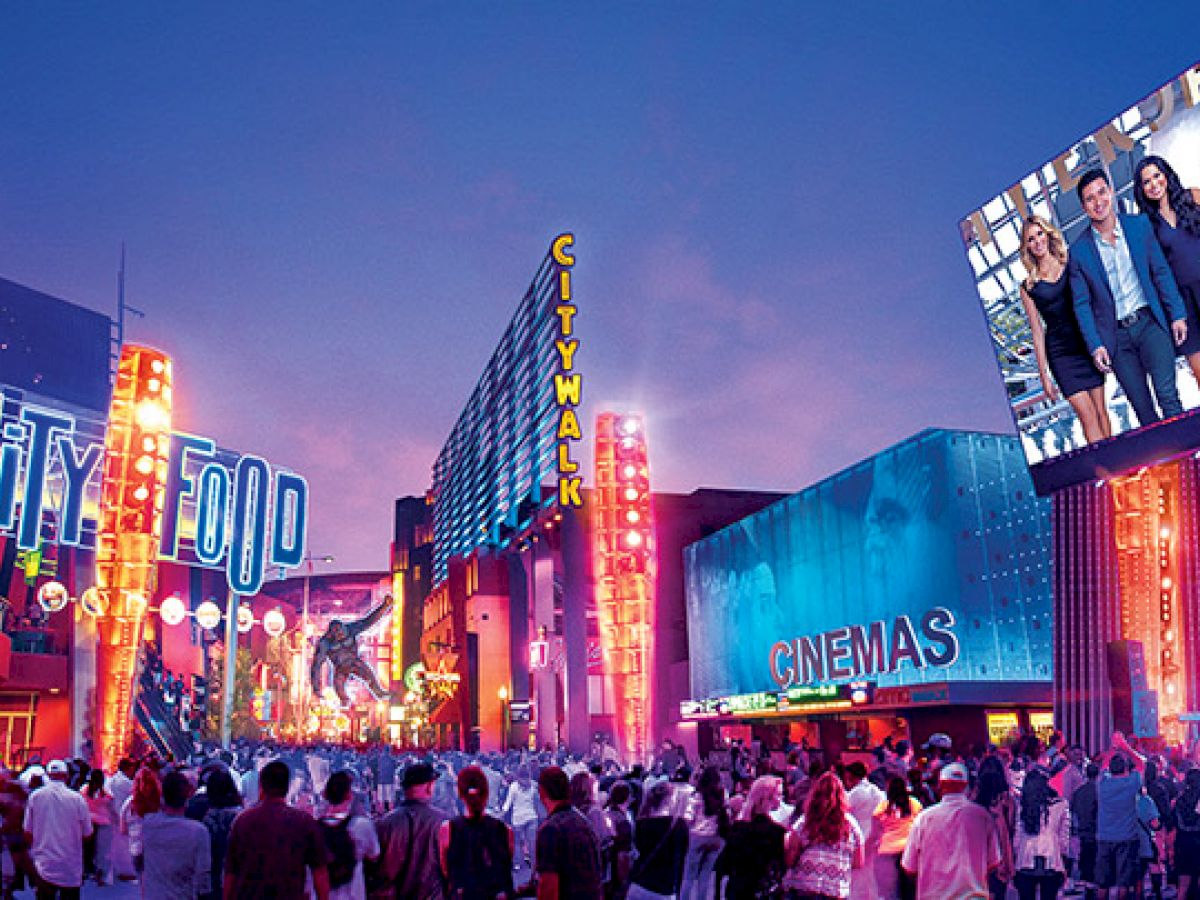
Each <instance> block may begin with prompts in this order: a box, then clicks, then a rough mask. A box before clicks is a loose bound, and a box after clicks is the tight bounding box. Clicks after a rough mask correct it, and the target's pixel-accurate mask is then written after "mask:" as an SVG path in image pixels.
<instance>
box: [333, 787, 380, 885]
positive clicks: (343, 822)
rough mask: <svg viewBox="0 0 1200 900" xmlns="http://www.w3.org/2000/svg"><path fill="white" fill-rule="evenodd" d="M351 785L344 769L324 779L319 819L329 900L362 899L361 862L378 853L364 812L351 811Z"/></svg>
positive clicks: (352, 801) (369, 821)
mask: <svg viewBox="0 0 1200 900" xmlns="http://www.w3.org/2000/svg"><path fill="white" fill-rule="evenodd" d="M353 787H354V779H353V778H352V777H351V775H350V773H349V772H347V771H346V770H344V769H342V770H340V771H337V772H334V773H333V774H332V775H330V776H329V780H328V781H326V782H325V802H326V803H327V804H328V805H327V806H326V808H325V815H323V816H322V817H321V819H320V822H321V834H322V835H323V836H324V838H325V850H326V851H327V855H328V857H329V866H328V869H329V898H330V900H366V897H367V884H366V879H365V878H364V876H363V865H362V863H363V860H364V859H369V860H374V859H377V858H378V857H379V837H378V835H376V833H375V825H374V824H373V823H372V822H371V820H370V819H368V818H367V817H366V816H356V815H354V811H353V809H352V807H353V806H354V794H353Z"/></svg>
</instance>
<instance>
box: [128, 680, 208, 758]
mask: <svg viewBox="0 0 1200 900" xmlns="http://www.w3.org/2000/svg"><path fill="white" fill-rule="evenodd" d="M133 714H134V717H135V718H136V719H137V722H138V724H139V725H140V726H141V727H142V730H143V731H144V732H145V733H146V738H147V739H148V740H149V741H150V745H151V746H152V747H153V748H154V749H155V751H157V752H158V754H159V755H160V756H164V757H165V756H166V755H167V753H171V754H172V755H174V757H175V759H178V760H186V759H188V758H189V757H190V756H191V755H192V752H193V750H194V749H195V748H194V746H193V744H192V738H191V735H189V734H188V733H187V732H186V731H184V730H183V728H182V726H180V724H179V719H178V717H176V716H175V715H173V714H172V712H171V710H170V709H169V708H168V707H167V704H166V703H165V702H164V701H163V697H162V693H161V692H160V691H159V690H158V689H157V688H156V687H155V686H154V679H153V678H152V677H151V676H150V675H149V673H148V672H147V671H146V670H145V669H143V671H142V674H141V676H140V677H139V678H138V692H137V697H136V698H135V699H134V702H133Z"/></svg>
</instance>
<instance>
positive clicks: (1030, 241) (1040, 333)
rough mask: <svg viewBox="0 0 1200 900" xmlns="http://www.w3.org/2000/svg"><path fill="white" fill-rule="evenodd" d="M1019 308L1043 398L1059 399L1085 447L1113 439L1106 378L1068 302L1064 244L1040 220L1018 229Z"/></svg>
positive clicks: (1055, 229)
mask: <svg viewBox="0 0 1200 900" xmlns="http://www.w3.org/2000/svg"><path fill="white" fill-rule="evenodd" d="M1021 262H1022V263H1024V264H1025V271H1026V273H1027V275H1026V278H1025V280H1024V281H1023V282H1021V304H1022V305H1023V306H1024V307H1025V316H1026V318H1028V319H1029V330H1030V331H1031V332H1032V334H1033V352H1034V356H1035V357H1036V358H1037V366H1038V374H1039V376H1040V377H1041V380H1042V390H1043V391H1045V392H1046V397H1047V398H1048V399H1049V400H1051V401H1055V400H1057V399H1058V397H1059V395H1060V393H1061V395H1062V396H1064V397H1066V398H1067V402H1068V403H1070V404H1071V409H1072V410H1074V411H1075V416H1076V418H1078V419H1079V424H1080V425H1081V426H1082V427H1083V436H1084V438H1085V439H1086V440H1087V442H1088V443H1089V444H1094V443H1095V442H1096V441H1100V440H1103V439H1104V438H1107V437H1111V436H1112V423H1111V422H1110V421H1109V418H1108V408H1107V407H1106V406H1105V404H1104V375H1103V374H1102V373H1101V372H1100V370H1099V369H1097V368H1096V366H1095V364H1094V363H1093V362H1092V355H1091V354H1090V353H1088V349H1087V345H1086V344H1085V343H1084V341H1083V335H1082V334H1080V332H1079V324H1078V323H1077V322H1076V320H1075V307H1074V302H1073V300H1072V298H1071V279H1070V278H1069V277H1068V276H1067V243H1066V241H1064V240H1063V236H1062V234H1061V233H1059V231H1058V229H1057V228H1055V227H1054V226H1053V225H1051V224H1050V222H1049V221H1047V220H1046V219H1044V218H1042V217H1041V216H1036V215H1035V216H1030V217H1029V218H1028V219H1026V220H1025V222H1024V224H1023V225H1022V226H1021Z"/></svg>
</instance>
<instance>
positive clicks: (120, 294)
mask: <svg viewBox="0 0 1200 900" xmlns="http://www.w3.org/2000/svg"><path fill="white" fill-rule="evenodd" d="M126 313H129V314H130V315H132V316H137V317H138V318H139V319H144V318H145V317H146V314H145V313H144V312H142V311H141V310H140V309H135V308H134V307H132V306H130V305H129V304H128V303H126V302H125V242H124V241H121V268H120V269H118V270H117V346H116V349H115V352H114V353H113V365H112V374H113V375H114V376H115V375H116V371H117V369H116V366H117V362H118V361H119V360H120V358H121V348H122V347H124V346H125V314H126Z"/></svg>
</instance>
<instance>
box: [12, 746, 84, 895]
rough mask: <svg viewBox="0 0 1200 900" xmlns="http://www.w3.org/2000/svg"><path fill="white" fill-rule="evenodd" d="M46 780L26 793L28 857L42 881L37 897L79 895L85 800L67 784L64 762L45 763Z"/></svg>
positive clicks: (81, 872)
mask: <svg viewBox="0 0 1200 900" xmlns="http://www.w3.org/2000/svg"><path fill="white" fill-rule="evenodd" d="M46 774H47V775H48V776H49V778H50V781H49V783H48V784H46V785H45V786H44V787H41V788H38V789H37V790H36V791H34V792H33V793H32V794H31V795H30V796H29V802H28V804H27V805H26V807H25V833H26V835H27V838H28V841H29V844H30V851H29V852H30V856H31V857H32V858H33V864H34V866H36V867H37V873H38V877H39V878H41V879H42V881H43V882H44V884H43V885H42V886H40V887H39V888H38V897H39V898H42V897H47V898H50V897H56V896H58V895H59V894H62V895H63V896H64V897H65V896H72V895H73V896H76V897H77V896H79V889H80V888H81V887H82V886H83V839H84V838H86V837H88V836H89V835H91V833H92V816H91V813H90V812H88V805H87V801H86V800H84V799H83V797H81V796H80V795H79V794H78V793H76V792H75V791H73V790H71V789H70V788H69V787H67V783H66V782H67V777H68V769H67V764H66V763H65V762H63V761H62V760H61V759H55V760H52V761H51V762H50V765H48V766H46Z"/></svg>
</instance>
